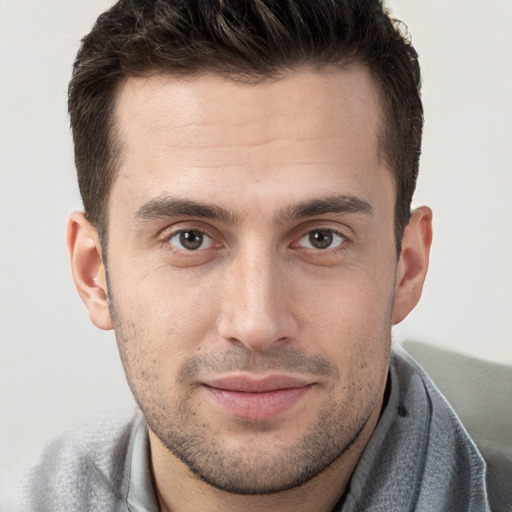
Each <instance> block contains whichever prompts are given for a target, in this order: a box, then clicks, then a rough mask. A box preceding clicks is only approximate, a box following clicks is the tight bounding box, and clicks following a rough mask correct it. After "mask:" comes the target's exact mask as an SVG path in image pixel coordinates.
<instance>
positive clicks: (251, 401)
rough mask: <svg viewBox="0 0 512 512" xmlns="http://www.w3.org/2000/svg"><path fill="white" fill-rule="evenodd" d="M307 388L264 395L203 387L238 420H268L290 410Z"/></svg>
mask: <svg viewBox="0 0 512 512" xmlns="http://www.w3.org/2000/svg"><path fill="white" fill-rule="evenodd" d="M311 387H312V386H311V385H309V386H300V387H297V388H286V389H278V390H275V391H267V392H264V393H246V392H240V391H228V390H225V389H218V388H212V387H210V386H204V389H205V390H206V391H207V392H208V393H209V395H210V397H211V398H213V400H214V402H215V403H217V404H218V405H220V406H221V407H222V408H223V409H224V410H225V411H226V412H228V413H230V414H232V415H233V416H237V417H238V418H243V419H250V420H268V419H271V418H274V417H276V416H279V415H280V414H283V413H284V412H286V411H287V410H289V409H291V408H292V407H293V406H294V405H295V404H296V403H297V402H298V401H299V400H301V398H303V397H304V395H306V394H307V393H308V392H309V390H310V389H311Z"/></svg>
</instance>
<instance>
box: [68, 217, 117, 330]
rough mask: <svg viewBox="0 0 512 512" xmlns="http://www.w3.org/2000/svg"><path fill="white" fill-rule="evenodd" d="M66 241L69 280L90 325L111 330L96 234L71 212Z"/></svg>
mask: <svg viewBox="0 0 512 512" xmlns="http://www.w3.org/2000/svg"><path fill="white" fill-rule="evenodd" d="M66 240H67V245H68V251H69V255H70V258H71V269H72V273H73V280H74V281H75V286H76V289H77V290H78V293H79V295H80V297H81V298H82V300H83V301H84V304H85V306H86V308H87V310H88V311H89V317H90V318H91V321H92V323H93V324H94V325H95V326H96V327H98V328H100V329H105V330H108V329H112V320H111V318H110V312H109V309H108V300H107V279H106V273H105V266H104V264H103V258H102V252H101V244H100V241H99V236H98V232H97V230H96V228H95V227H94V226H93V225H92V224H91V223H90V222H89V221H88V220H87V219H86V217H85V215H84V214H83V213H82V212H73V213H72V214H71V215H70V217H69V220H68V226H67V234H66Z"/></svg>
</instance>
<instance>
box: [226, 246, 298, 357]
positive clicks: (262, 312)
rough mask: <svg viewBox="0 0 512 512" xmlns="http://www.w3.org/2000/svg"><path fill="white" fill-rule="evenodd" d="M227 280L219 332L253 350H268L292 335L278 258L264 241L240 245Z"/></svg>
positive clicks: (292, 326) (290, 318) (292, 320)
mask: <svg viewBox="0 0 512 512" xmlns="http://www.w3.org/2000/svg"><path fill="white" fill-rule="evenodd" d="M230 267H231V268H230V271H229V276H228V278H227V279H226V282H225V288H224V294H223V301H222V305H221V315H220V320H219V334H220V335H221V336H222V337H223V338H224V339H227V340H229V341H231V342H240V343H243V344H244V345H246V346H247V348H249V349H250V350H259V351H263V350H267V349H268V348H270V347H271V346H272V345H273V344H274V343H275V342H278V341H285V340H288V339H289V338H290V337H292V336H293V331H294V319H293V316H292V313H291V311H289V310H288V308H287V301H286V298H285V283H284V275H283V272H282V269H280V266H279V264H278V258H277V256H276V255H275V254H273V251H272V250H271V249H270V248H268V247H266V246H265V244H263V243H254V244H250V245H247V246H246V247H244V248H241V249H240V250H239V251H238V253H237V255H236V256H235V257H234V258H233V260H232V262H231V265H230Z"/></svg>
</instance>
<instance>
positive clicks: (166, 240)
mask: <svg viewBox="0 0 512 512" xmlns="http://www.w3.org/2000/svg"><path fill="white" fill-rule="evenodd" d="M187 232H194V233H197V234H199V235H201V236H205V237H207V238H209V239H210V240H211V243H210V244H209V245H210V246H209V247H206V248H204V249H200V248H197V249H196V250H194V249H186V248H179V247H176V246H174V245H173V244H171V240H172V239H173V238H174V237H176V236H178V235H181V234H184V233H187ZM315 232H316V233H321V232H324V233H330V234H331V235H332V236H333V238H334V237H339V238H340V241H339V243H338V244H337V245H335V246H334V247H330V246H328V247H326V248H324V249H320V248H315V247H304V246H302V247H301V246H300V241H301V240H303V239H304V238H305V237H307V236H311V235H312V234H313V233H315ZM295 240H296V241H294V242H292V243H291V244H290V247H292V248H296V249H302V250H304V251H308V252H312V253H317V254H318V255H322V254H331V253H333V252H341V251H343V250H344V249H345V248H346V245H347V243H349V242H350V240H349V238H348V237H347V236H345V234H344V233H342V232H341V231H338V230H335V229H332V228H330V227H315V228H313V229H311V230H309V231H307V232H305V233H304V234H302V235H301V236H300V237H299V238H298V239H297V238H296V239H295ZM215 243H216V241H215V237H214V236H212V235H210V234H209V233H208V232H207V231H206V230H205V229H202V228H198V227H189V228H181V229H177V230H175V231H172V232H167V233H165V235H164V236H163V237H162V245H163V246H164V247H165V249H166V250H168V251H171V252H179V253H180V255H183V256H186V257H194V255H195V254H196V253H200V252H203V251H206V250H208V249H211V248H212V247H211V245H215ZM217 244H218V245H220V243H218V242H217Z"/></svg>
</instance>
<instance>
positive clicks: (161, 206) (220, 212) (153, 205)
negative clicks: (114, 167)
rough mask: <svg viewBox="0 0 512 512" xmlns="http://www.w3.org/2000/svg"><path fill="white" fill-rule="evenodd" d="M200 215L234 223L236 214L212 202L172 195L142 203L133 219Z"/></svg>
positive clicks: (140, 220) (142, 219) (143, 220)
mask: <svg viewBox="0 0 512 512" xmlns="http://www.w3.org/2000/svg"><path fill="white" fill-rule="evenodd" d="M181 215H183V216H185V217H202V218H206V219H216V220H220V221H222V222H225V223H227V224H234V223H235V222H236V221H237V217H238V216H237V215H236V214H235V213H234V212H233V211H230V210H227V209H225V208H222V207H220V206H217V205H214V204H207V203H198V202H196V201H191V200H187V199H179V198H174V197H168V196H164V197H157V198H155V199H151V200H150V201H148V202H147V203H144V204H143V205H142V206H141V207H140V208H139V209H138V210H137V212H136V213H135V219H136V220H138V221H139V222H145V221H148V220H153V219H158V218H162V217H177V216H181Z"/></svg>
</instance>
